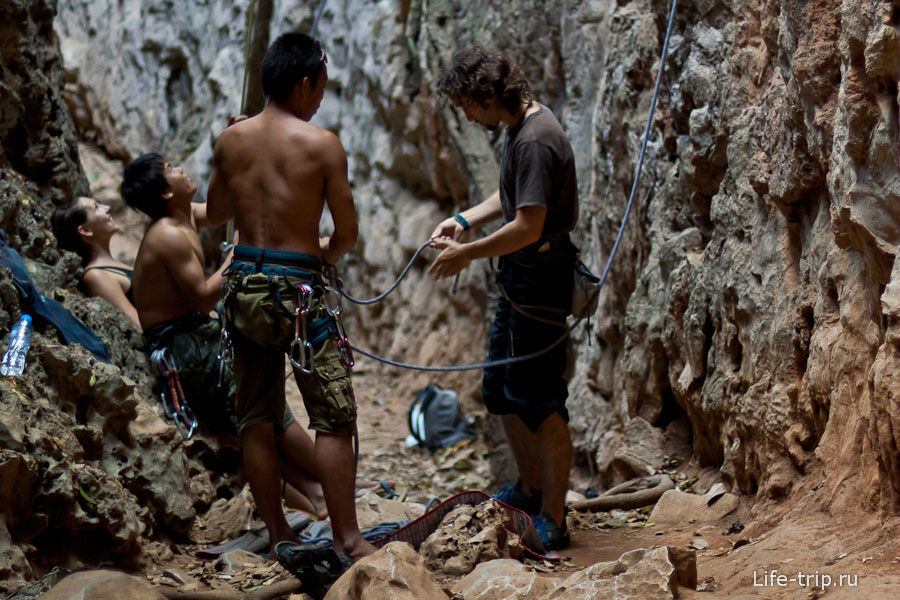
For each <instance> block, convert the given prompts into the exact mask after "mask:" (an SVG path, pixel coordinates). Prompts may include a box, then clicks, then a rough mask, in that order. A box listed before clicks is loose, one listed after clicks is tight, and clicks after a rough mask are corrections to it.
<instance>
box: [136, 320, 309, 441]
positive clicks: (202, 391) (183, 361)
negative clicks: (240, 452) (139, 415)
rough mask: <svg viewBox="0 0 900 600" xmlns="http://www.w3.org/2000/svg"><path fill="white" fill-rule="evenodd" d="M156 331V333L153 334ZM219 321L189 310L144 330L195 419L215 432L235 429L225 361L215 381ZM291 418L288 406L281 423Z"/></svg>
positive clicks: (231, 382)
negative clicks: (163, 355) (163, 353)
mask: <svg viewBox="0 0 900 600" xmlns="http://www.w3.org/2000/svg"><path fill="white" fill-rule="evenodd" d="M157 332H159V334H157ZM220 333H221V331H220V326H219V321H218V320H216V319H210V318H209V317H206V316H203V315H200V314H199V313H193V314H190V315H187V316H186V317H182V318H180V319H176V320H174V321H170V322H166V323H161V324H159V325H156V326H154V327H151V328H149V329H148V330H147V331H146V332H145V333H144V335H145V338H146V340H147V343H148V346H149V349H150V351H151V352H152V351H153V350H156V349H157V348H166V350H167V354H168V357H169V358H170V359H171V360H172V363H173V364H174V366H175V368H177V369H178V379H179V382H180V383H181V389H182V390H183V391H184V396H185V399H186V400H187V404H188V406H190V407H191V410H193V411H194V414H195V415H196V416H197V420H198V421H199V422H200V423H201V424H202V425H204V426H206V427H208V428H209V429H211V430H212V431H214V432H216V433H226V434H227V433H231V434H233V433H235V432H236V431H237V429H236V419H235V406H234V403H235V397H236V385H235V380H234V374H233V372H232V369H231V366H230V365H229V364H227V363H226V365H225V368H224V370H223V371H222V380H221V385H219V384H220V382H219V363H218V353H219V338H220ZM293 420H294V416H293V414H292V413H291V412H290V409H288V410H287V412H286V413H285V414H284V415H283V420H282V426H283V427H284V428H287V426H288V425H290V423H291V421H293Z"/></svg>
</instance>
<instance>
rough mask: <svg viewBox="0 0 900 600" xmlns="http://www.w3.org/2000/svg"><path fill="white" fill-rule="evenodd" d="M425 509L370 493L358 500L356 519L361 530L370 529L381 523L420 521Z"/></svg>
mask: <svg viewBox="0 0 900 600" xmlns="http://www.w3.org/2000/svg"><path fill="white" fill-rule="evenodd" d="M423 508H424V507H422V505H420V504H416V505H411V504H406V503H404V502H398V501H397V500H388V499H387V498H382V497H381V496H379V495H378V494H376V493H374V492H372V491H368V492H365V493H364V494H362V495H361V496H359V497H358V498H357V499H356V518H357V520H358V521H359V528H360V529H368V528H369V527H374V526H376V525H378V524H380V523H390V522H393V521H411V520H413V519H418V518H419V517H421V516H422V514H423V513H424V512H425V511H424V510H423Z"/></svg>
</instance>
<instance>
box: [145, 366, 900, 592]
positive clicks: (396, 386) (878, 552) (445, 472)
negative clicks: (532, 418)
mask: <svg viewBox="0 0 900 600" xmlns="http://www.w3.org/2000/svg"><path fill="white" fill-rule="evenodd" d="M418 381H419V380H415V382H416V384H418ZM409 382H410V379H409V378H405V375H404V374H402V373H401V374H392V373H385V372H383V371H380V370H378V369H375V368H372V367H371V366H370V365H364V364H363V365H360V368H359V369H358V370H357V373H356V374H355V376H354V388H355V390H356V394H357V404H358V407H359V430H360V456H359V477H360V478H362V479H369V480H374V481H377V480H380V479H386V480H391V481H393V482H394V491H395V492H396V493H397V494H398V496H399V497H400V498H401V499H405V500H406V501H408V502H421V503H425V502H427V500H428V499H429V498H432V497H438V498H441V499H444V498H446V497H448V496H449V495H451V494H452V493H454V492H458V491H461V490H463V489H484V490H485V491H488V492H493V491H494V489H492V487H491V486H492V484H491V483H490V474H489V469H488V464H487V453H488V450H487V447H486V446H485V444H484V442H483V441H481V440H477V441H475V442H474V443H472V444H470V445H468V446H467V447H463V448H459V449H454V450H451V451H445V452H443V453H441V452H438V453H436V454H434V455H432V454H430V453H428V452H426V451H425V450H422V449H417V448H407V447H406V446H405V444H404V439H405V438H406V436H407V434H408V429H407V424H406V410H407V408H408V406H409V404H410V402H411V401H412V399H413V397H414V391H413V388H411V386H410V383H409ZM288 400H289V403H290V404H291V407H292V409H293V410H294V413H295V415H297V417H298V419H299V420H300V421H301V423H303V424H304V426H305V422H304V421H305V411H304V409H303V406H302V401H301V399H300V395H299V393H298V392H297V390H296V387H295V386H294V384H293V383H290V384H289V385H288ZM467 408H468V410H469V412H472V411H473V410H477V408H474V409H473V407H467ZM685 470H686V471H689V468H688V467H685ZM687 475H688V476H689V477H694V476H696V475H697V473H690V472H688V473H687ZM701 476H702V474H701ZM573 480H576V481H581V482H583V481H584V480H585V479H584V477H583V476H579V477H574V478H573ZM815 493H816V492H815V490H814V489H809V490H808V491H806V492H802V493H801V494H800V496H799V497H798V496H794V497H792V498H791V499H790V500H789V501H788V502H782V503H773V504H768V505H767V504H757V505H755V506H751V505H750V502H749V499H745V498H741V506H740V507H739V508H738V510H737V511H736V512H735V513H732V514H730V515H728V516H726V517H725V518H723V519H722V521H721V522H718V523H715V524H693V523H690V522H685V523H683V524H681V525H679V526H668V527H664V526H661V525H656V524H654V523H652V522H649V521H648V514H649V512H650V509H649V507H648V508H647V509H643V510H638V511H628V512H621V513H613V514H610V513H606V512H598V513H584V512H580V513H570V517H569V526H570V530H571V535H572V546H571V547H570V548H569V549H567V550H565V551H563V552H562V553H561V555H562V556H563V558H562V560H560V561H558V562H555V563H548V562H543V563H534V564H531V566H532V567H535V568H536V570H539V571H541V572H544V573H547V574H548V575H550V576H555V577H559V578H560V579H562V578H565V577H568V576H569V575H571V574H572V573H573V572H575V571H578V570H581V569H583V568H586V567H588V566H590V565H592V564H595V563H597V562H603V561H612V560H616V559H617V558H619V556H621V555H622V554H623V553H624V552H627V551H628V550H632V549H635V548H652V547H658V546H665V545H671V546H678V547H682V548H689V547H690V545H691V543H692V542H694V541H695V540H696V539H699V538H700V536H702V539H703V540H705V541H706V542H708V544H709V545H708V547H707V548H705V549H703V550H697V551H696V556H697V570H698V582H699V584H698V588H697V590H688V589H681V590H680V597H681V598H684V599H685V600H703V599H706V598H723V599H728V600H744V599H748V600H749V599H753V600H758V599H768V598H772V599H779V600H780V599H791V600H794V599H796V600H800V599H809V598H829V599H844V598H848V599H849V598H852V599H856V598H864V599H867V600H889V599H890V600H894V599H896V598H900V519H893V520H891V521H887V522H885V521H882V520H881V519H880V518H878V517H877V516H874V515H868V516H860V515H854V516H853V517H852V518H841V517H837V516H831V515H827V514H825V513H822V512H817V511H808V510H805V509H804V508H803V507H805V506H813V505H815ZM735 521H739V522H741V523H742V524H743V525H744V529H743V530H741V531H739V532H735V533H731V534H729V533H727V532H726V530H727V529H728V528H729V525H730V524H732V523H734V522H735ZM194 549H195V547H189V546H184V547H181V550H182V551H181V552H176V553H175V554H174V555H169V554H168V553H164V554H163V555H161V556H160V557H159V559H158V560H155V561H153V564H150V565H148V568H147V570H146V574H147V576H148V578H149V579H150V580H151V581H152V582H154V583H165V572H166V570H167V569H171V568H173V567H174V568H177V569H179V570H180V571H181V572H185V573H188V574H189V575H191V576H192V577H194V578H196V579H197V580H199V581H200V582H202V584H204V585H203V586H202V587H203V588H205V587H206V585H213V586H214V587H216V586H220V585H221V584H222V582H221V581H216V577H217V575H216V573H215V570H214V567H213V566H212V564H211V563H210V562H204V561H200V560H198V559H195V558H193V556H191V553H192V552H193V550H194ZM290 577H291V576H290V575H289V574H287V573H286V572H285V571H284V570H283V569H282V568H281V567H280V566H279V565H277V564H266V563H264V562H262V563H261V564H259V565H256V566H254V567H252V568H248V569H247V572H245V573H241V574H239V575H238V576H236V577H234V578H232V579H231V580H230V581H229V582H228V583H229V585H231V586H235V585H236V584H239V585H237V587H239V589H242V590H244V591H249V590H252V589H255V588H256V587H258V586H260V585H269V584H271V583H274V582H277V581H280V580H283V579H289V578H290ZM171 583H174V582H170V584H171ZM201 589H202V588H201Z"/></svg>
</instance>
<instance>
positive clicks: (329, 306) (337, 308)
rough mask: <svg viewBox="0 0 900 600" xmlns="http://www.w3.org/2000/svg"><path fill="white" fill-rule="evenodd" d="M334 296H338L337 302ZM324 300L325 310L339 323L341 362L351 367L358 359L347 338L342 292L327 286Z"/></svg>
mask: <svg viewBox="0 0 900 600" xmlns="http://www.w3.org/2000/svg"><path fill="white" fill-rule="evenodd" d="M332 296H336V297H337V302H335V301H334V300H333V299H332ZM324 301H325V310H326V311H328V314H329V315H331V316H332V317H333V318H334V322H335V324H336V325H337V346H338V351H339V352H340V355H341V364H342V365H344V366H345V367H347V368H348V369H351V368H353V365H354V364H356V361H355V360H354V359H353V350H352V349H351V348H350V340H349V339H348V338H347V332H346V331H345V330H344V320H343V318H342V315H343V312H344V309H343V306H342V304H341V296H340V294H336V293H335V292H333V291H332V289H331V288H330V287H329V288H326V292H325V296H324Z"/></svg>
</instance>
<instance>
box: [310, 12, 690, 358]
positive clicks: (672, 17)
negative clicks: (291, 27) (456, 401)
mask: <svg viewBox="0 0 900 600" xmlns="http://www.w3.org/2000/svg"><path fill="white" fill-rule="evenodd" d="M324 3H325V0H322V2H321V4H320V7H319V8H320V10H321V6H322V5H323V4H324ZM677 7H678V0H672V8H671V10H670V11H669V21H668V25H667V26H666V37H665V39H664V40H663V47H662V53H661V55H660V59H659V70H658V71H657V73H656V85H655V87H654V88H653V97H652V99H651V101H650V114H649V115H648V116H647V125H646V127H645V128H644V135H643V137H642V138H641V150H640V154H639V155H638V164H637V169H636V170H635V173H634V181H633V182H632V185H631V193H630V195H629V197H628V203H627V204H626V205H625V214H624V215H623V216H622V223H621V225H620V226H619V231H618V233H617V235H616V239H615V242H614V243H613V247H612V249H611V250H610V253H609V258H608V259H607V261H606V267H605V268H604V269H603V275H602V276H601V277H600V281H599V282H598V283H597V293H598V294H599V293H600V290H601V289H602V288H603V284H604V283H605V282H606V278H607V276H608V275H609V271H610V268H611V267H612V262H613V259H614V258H615V256H616V253H617V252H618V250H619V244H620V242H621V241H622V237H623V236H624V234H625V226H626V224H627V223H628V217H629V215H630V214H631V209H632V207H633V206H634V199H635V197H636V196H637V188H638V183H639V182H640V178H641V173H642V172H643V168H644V158H645V156H646V154H647V143H648V141H649V138H650V130H651V128H652V127H653V114H654V113H655V112H656V102H657V100H658V99H659V88H660V86H661V84H662V75H663V70H664V69H665V63H666V57H667V55H668V52H669V40H670V38H671V37H672V28H673V25H674V23H675V13H676V9H677ZM429 243H430V240H429V242H426V243H425V244H423V245H422V246H420V247H419V249H418V250H417V251H416V254H414V255H413V258H412V259H410V261H409V264H407V266H406V269H404V270H403V273H401V275H400V277H399V278H398V279H397V281H395V282H394V285H393V286H391V288H390V289H389V290H388V291H387V292H385V293H383V294H381V295H379V296H378V297H376V298H378V300H380V299H382V298H384V297H385V296H387V295H388V294H389V293H390V292H392V291H393V290H394V289H395V288H396V287H397V285H399V283H400V281H401V280H402V279H403V277H405V276H406V273H407V272H408V271H409V268H410V266H411V265H412V263H413V261H414V260H415V259H416V257H417V256H418V255H419V253H421V251H422V250H424V249H425V247H427V246H428V244H429ZM341 294H342V295H343V296H344V297H346V298H347V299H349V300H351V302H357V301H356V300H355V299H353V298H351V297H350V296H349V295H347V294H345V293H344V292H343V291H341ZM378 300H376V299H372V301H371V302H357V303H359V304H363V303H367V304H371V303H372V302H377V301H378ZM582 320H584V315H581V316H579V317H578V319H577V320H576V321H575V322H574V323H573V324H572V325H571V326H569V327H568V328H567V329H566V331H565V333H563V334H562V335H561V336H560V337H559V338H558V339H557V340H556V341H554V342H553V343H552V344H550V345H549V346H547V347H546V348H543V349H542V350H538V351H536V352H532V353H531V354H525V355H522V356H510V357H508V358H504V359H501V360H494V361H486V362H481V363H476V364H470V365H454V366H438V367H430V366H424V365H414V364H410V363H404V362H400V361H396V360H391V359H389V358H385V357H383V356H378V355H377V354H374V353H371V352H368V351H366V350H363V349H362V348H358V347H356V346H352V345H351V348H353V351H354V352H357V353H359V354H362V355H363V356H366V357H368V358H371V359H373V360H376V361H378V362H381V363H384V364H386V365H390V366H393V367H400V368H403V369H410V370H413V371H439V372H446V371H471V370H475V369H488V368H492V367H500V366H504V365H508V364H512V363H517V362H523V361H526V360H532V359H535V358H537V357H539V356H541V355H543V354H546V353H547V352H550V351H551V350H553V349H554V348H556V347H557V346H558V345H560V344H561V343H563V342H564V341H565V340H566V339H568V337H569V334H570V333H572V331H573V330H574V329H575V328H576V327H577V326H578V324H579V323H581V321H582Z"/></svg>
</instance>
